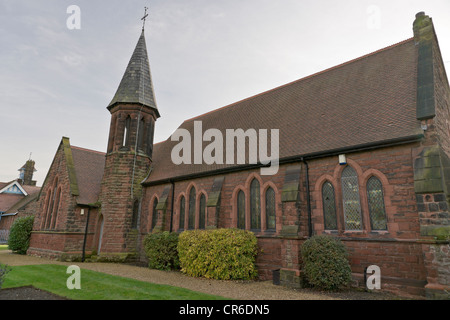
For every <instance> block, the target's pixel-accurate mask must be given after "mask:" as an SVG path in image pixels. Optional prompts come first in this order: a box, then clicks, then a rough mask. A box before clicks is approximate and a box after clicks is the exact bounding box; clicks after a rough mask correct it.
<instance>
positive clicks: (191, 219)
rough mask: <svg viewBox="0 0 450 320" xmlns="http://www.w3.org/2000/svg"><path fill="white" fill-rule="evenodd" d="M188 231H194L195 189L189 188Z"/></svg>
mask: <svg viewBox="0 0 450 320" xmlns="http://www.w3.org/2000/svg"><path fill="white" fill-rule="evenodd" d="M188 229H190V230H192V229H195V188H194V187H192V188H191V192H190V193H189V220H188Z"/></svg>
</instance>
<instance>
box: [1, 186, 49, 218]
mask: <svg viewBox="0 0 450 320" xmlns="http://www.w3.org/2000/svg"><path fill="white" fill-rule="evenodd" d="M12 186H17V187H19V189H18V190H20V192H17V193H8V192H7V190H8V189H9V188H10V187H12ZM40 189H41V188H40V187H36V186H27V185H21V184H20V183H19V181H17V180H13V181H10V182H0V191H2V190H3V191H6V192H0V212H5V213H11V210H14V208H16V207H17V205H18V204H23V203H25V202H26V201H31V200H32V199H35V198H36V197H37V195H38V194H39V190H40ZM27 203H28V202H27ZM21 207H23V205H22V206H20V208H21Z"/></svg>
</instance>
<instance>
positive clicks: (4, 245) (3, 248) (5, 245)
mask: <svg viewBox="0 0 450 320" xmlns="http://www.w3.org/2000/svg"><path fill="white" fill-rule="evenodd" d="M1 250H8V245H7V244H0V251H1Z"/></svg>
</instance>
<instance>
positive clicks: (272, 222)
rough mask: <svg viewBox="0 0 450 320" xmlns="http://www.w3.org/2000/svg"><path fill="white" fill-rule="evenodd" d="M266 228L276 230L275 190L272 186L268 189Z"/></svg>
mask: <svg viewBox="0 0 450 320" xmlns="http://www.w3.org/2000/svg"><path fill="white" fill-rule="evenodd" d="M266 224H267V225H266V229H267V230H269V231H275V228H276V219H275V191H273V189H272V188H270V187H269V188H268V189H267V190H266Z"/></svg>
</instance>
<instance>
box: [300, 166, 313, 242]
mask: <svg viewBox="0 0 450 320" xmlns="http://www.w3.org/2000/svg"><path fill="white" fill-rule="evenodd" d="M302 162H303V163H304V164H305V168H306V172H305V178H306V206H307V208H308V237H309V238H311V237H312V234H313V230H312V221H311V195H310V191H309V166H308V163H307V162H306V160H305V158H302Z"/></svg>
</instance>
